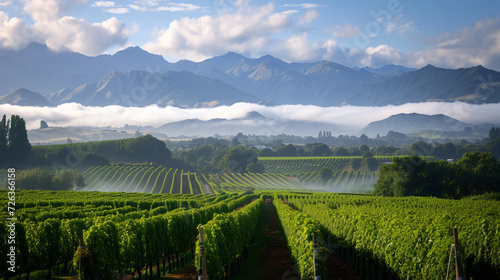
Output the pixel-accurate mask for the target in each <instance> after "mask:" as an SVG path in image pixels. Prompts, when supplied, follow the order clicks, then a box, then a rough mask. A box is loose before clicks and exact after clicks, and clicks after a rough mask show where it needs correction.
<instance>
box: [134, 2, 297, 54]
mask: <svg viewBox="0 0 500 280" xmlns="http://www.w3.org/2000/svg"><path fill="white" fill-rule="evenodd" d="M239 5H240V6H239V7H238V10H237V11H236V12H234V13H226V12H224V13H222V14H221V15H218V16H214V17H212V16H208V15H206V16H202V17H199V18H188V17H184V18H182V19H180V20H174V21H172V22H171V23H170V25H169V27H168V28H165V29H161V30H157V31H156V32H155V33H154V34H153V36H154V38H155V39H154V41H151V42H148V43H147V44H145V45H144V46H143V47H144V49H146V50H148V51H151V52H154V53H159V54H163V55H171V56H175V57H181V58H189V59H192V60H202V59H205V58H208V57H211V56H214V55H220V54H222V53H225V52H227V51H235V52H239V53H244V54H249V53H250V54H251V53H253V52H261V51H262V50H267V51H265V53H268V52H269V50H270V48H272V44H271V43H272V42H271V41H272V40H273V39H271V35H273V34H275V33H279V32H281V31H282V30H284V29H285V28H287V27H290V26H291V25H292V20H291V15H292V14H293V13H295V12H296V11H285V12H282V13H276V12H274V5H273V4H272V3H270V4H267V5H265V6H262V7H251V6H249V5H247V4H246V3H243V2H242V3H239ZM270 46H271V47H270Z"/></svg>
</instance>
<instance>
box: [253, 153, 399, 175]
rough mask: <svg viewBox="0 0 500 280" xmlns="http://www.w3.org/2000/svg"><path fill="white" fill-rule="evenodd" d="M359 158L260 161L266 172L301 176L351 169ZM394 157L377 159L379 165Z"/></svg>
mask: <svg viewBox="0 0 500 280" xmlns="http://www.w3.org/2000/svg"><path fill="white" fill-rule="evenodd" d="M355 158H359V159H362V157H360V156H346V157H335V156H332V157H259V161H260V162H262V164H264V167H265V168H266V172H268V173H280V174H287V175H293V174H301V173H310V172H317V171H320V170H321V168H323V167H326V168H328V169H331V170H335V171H337V170H344V169H349V167H350V165H351V159H355ZM392 158H393V157H375V159H377V160H378V162H379V165H381V164H383V163H388V162H392Z"/></svg>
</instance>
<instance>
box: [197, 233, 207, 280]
mask: <svg viewBox="0 0 500 280" xmlns="http://www.w3.org/2000/svg"><path fill="white" fill-rule="evenodd" d="M199 237H200V258H201V263H202V269H201V272H198V280H207V279H208V278H207V259H206V257H205V237H204V235H203V226H200V235H199Z"/></svg>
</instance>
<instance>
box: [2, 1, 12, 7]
mask: <svg viewBox="0 0 500 280" xmlns="http://www.w3.org/2000/svg"><path fill="white" fill-rule="evenodd" d="M10 5H12V1H11V0H1V1H0V7H7V6H10Z"/></svg>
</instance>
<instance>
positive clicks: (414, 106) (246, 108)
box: [0, 102, 500, 135]
mask: <svg viewBox="0 0 500 280" xmlns="http://www.w3.org/2000/svg"><path fill="white" fill-rule="evenodd" d="M252 111H257V112H259V113H260V114H261V115H263V116H265V117H266V118H269V119H274V120H280V121H282V122H286V121H315V122H323V123H326V124H332V125H335V126H337V127H339V128H342V131H334V132H333V133H334V134H335V135H338V134H339V133H342V134H345V133H349V134H355V133H357V132H358V131H359V130H361V129H362V128H363V127H365V126H366V125H368V124H369V123H370V122H372V121H377V120H381V119H385V118H387V117H389V116H391V115H394V114H399V113H420V114H426V115H434V114H445V115H447V116H449V117H452V118H456V119H458V120H460V121H463V122H466V123H471V124H482V123H493V124H495V123H497V124H498V120H500V103H498V104H482V105H474V104H467V103H462V102H454V103H444V102H425V103H408V104H404V105H400V106H393V105H389V106H383V107H363V106H342V107H318V106H313V105H281V106H272V107H271V106H264V105H259V104H253V103H236V104H233V105H231V106H218V107H213V108H178V107H172V106H168V107H164V108H163V107H158V106H156V105H153V106H148V107H141V108H139V107H121V106H107V107H85V106H82V105H80V104H76V103H67V104H62V105H59V106H57V107H53V108H50V107H28V106H26V107H23V106H14V105H10V104H3V105H0V114H2V115H3V114H6V115H12V114H17V115H20V116H22V117H23V118H24V119H25V120H26V122H27V126H28V129H35V128H38V127H39V124H40V120H44V121H46V122H48V123H49V125H51V126H92V127H108V126H111V127H122V126H124V125H125V124H129V125H142V126H147V125H151V126H154V127H158V126H161V125H163V124H166V123H170V122H176V121H182V120H187V119H194V118H198V119H201V120H209V119H214V118H224V119H237V118H243V117H245V116H246V114H247V113H248V112H252ZM272 131H276V132H277V133H286V131H277V130H272ZM214 133H216V132H214Z"/></svg>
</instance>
